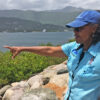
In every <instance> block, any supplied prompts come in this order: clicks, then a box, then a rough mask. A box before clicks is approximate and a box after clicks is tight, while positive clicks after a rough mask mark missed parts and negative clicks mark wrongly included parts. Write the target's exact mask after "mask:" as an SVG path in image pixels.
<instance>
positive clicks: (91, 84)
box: [61, 42, 100, 100]
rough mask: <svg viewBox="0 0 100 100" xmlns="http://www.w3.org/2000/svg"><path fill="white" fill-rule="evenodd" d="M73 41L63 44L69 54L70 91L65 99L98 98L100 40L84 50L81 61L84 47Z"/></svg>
mask: <svg viewBox="0 0 100 100" xmlns="http://www.w3.org/2000/svg"><path fill="white" fill-rule="evenodd" d="M79 46H80V44H78V43H76V42H71V43H67V44H64V45H62V46H61V47H62V50H63V52H64V53H65V54H66V55H67V56H68V62H67V67H68V71H69V85H68V91H67V93H66V95H65V98H64V100H67V98H68V97H69V100H98V98H99V97H100V42H98V43H97V44H96V45H92V46H91V47H90V48H89V49H88V51H86V52H84V57H83V58H82V60H81V61H80V62H79V59H80V55H81V53H82V51H83V47H82V48H80V49H78V47H79Z"/></svg>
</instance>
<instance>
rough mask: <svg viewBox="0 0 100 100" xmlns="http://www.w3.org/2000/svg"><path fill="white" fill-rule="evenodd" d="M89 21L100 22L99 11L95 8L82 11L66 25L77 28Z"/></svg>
mask: <svg viewBox="0 0 100 100" xmlns="http://www.w3.org/2000/svg"><path fill="white" fill-rule="evenodd" d="M89 23H93V24H100V13H99V12H98V11H95V10H87V11H83V12H82V13H81V14H80V15H78V16H77V17H76V19H75V20H74V21H72V22H70V23H68V24H66V27H68V28H77V27H82V26H85V25H87V24H89Z"/></svg>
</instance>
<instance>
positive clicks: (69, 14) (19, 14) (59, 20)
mask: <svg viewBox="0 0 100 100" xmlns="http://www.w3.org/2000/svg"><path fill="white" fill-rule="evenodd" d="M83 10H84V9H82V8H75V7H71V6H68V7H65V8H63V9H58V10H50V11H40V12H39V11H38V12H37V11H31V10H27V11H22V10H0V17H13V18H14V17H15V18H20V19H24V20H30V21H36V22H40V23H42V24H54V25H62V26H65V24H66V23H68V22H69V21H72V20H73V19H74V18H75V17H76V16H77V15H78V14H79V13H80V12H81V11H83Z"/></svg>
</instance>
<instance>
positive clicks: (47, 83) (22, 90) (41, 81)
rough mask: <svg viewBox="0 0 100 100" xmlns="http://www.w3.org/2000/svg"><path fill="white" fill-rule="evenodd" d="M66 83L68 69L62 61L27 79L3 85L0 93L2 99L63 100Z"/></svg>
mask: <svg viewBox="0 0 100 100" xmlns="http://www.w3.org/2000/svg"><path fill="white" fill-rule="evenodd" d="M67 85H68V71H67V67H66V64H65V62H63V63H61V64H59V65H52V66H49V67H48V68H46V69H44V70H43V72H41V73H38V74H36V75H34V76H32V77H31V78H29V80H26V81H21V82H15V83H12V84H11V85H10V86H5V87H6V88H5V87H3V88H2V89H1V90H0V91H1V92H0V95H1V97H2V96H3V97H2V100H63V98H64V95H65V92H66V90H67ZM5 91H6V92H5ZM3 94H4V95H3Z"/></svg>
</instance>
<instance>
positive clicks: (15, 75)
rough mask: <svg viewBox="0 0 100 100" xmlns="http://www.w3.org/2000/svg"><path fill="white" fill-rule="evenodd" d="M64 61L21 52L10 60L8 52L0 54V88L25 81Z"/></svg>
mask: <svg viewBox="0 0 100 100" xmlns="http://www.w3.org/2000/svg"><path fill="white" fill-rule="evenodd" d="M65 59H66V58H53V57H45V56H40V55H36V54H32V53H26V52H23V53H21V54H20V55H18V56H17V57H16V58H15V59H14V60H12V59H11V53H10V52H5V53H2V52H0V87H2V86H4V85H6V84H10V83H12V82H15V81H20V80H26V79H28V78H29V77H30V76H32V75H33V74H35V73H38V72H41V71H43V69H44V68H46V67H48V66H49V65H53V64H58V63H61V62H63V61H64V60H65Z"/></svg>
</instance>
